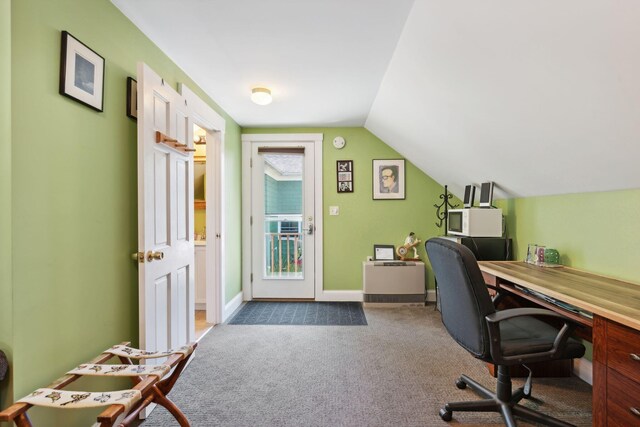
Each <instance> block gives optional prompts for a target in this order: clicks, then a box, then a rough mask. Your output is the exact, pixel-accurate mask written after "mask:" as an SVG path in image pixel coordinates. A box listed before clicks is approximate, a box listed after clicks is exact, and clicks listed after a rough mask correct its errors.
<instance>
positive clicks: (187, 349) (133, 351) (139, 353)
mask: <svg viewBox="0 0 640 427" xmlns="http://www.w3.org/2000/svg"><path fill="white" fill-rule="evenodd" d="M193 348H194V347H193V344H190V345H185V346H183V347H180V348H178V349H172V350H167V351H144V350H139V349H137V348H133V347H127V346H126V345H114V346H113V347H111V348H110V349H108V350H105V351H104V352H105V353H110V354H115V355H116V356H122V357H128V358H130V359H156V358H158V357H167V356H170V355H172V354H177V353H182V354H184V355H185V356H188V355H190V354H191V353H192V352H193Z"/></svg>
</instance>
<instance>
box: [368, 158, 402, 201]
mask: <svg viewBox="0 0 640 427" xmlns="http://www.w3.org/2000/svg"><path fill="white" fill-rule="evenodd" d="M404 198H405V160H404V159H391V160H374V161H373V200H403V199H404Z"/></svg>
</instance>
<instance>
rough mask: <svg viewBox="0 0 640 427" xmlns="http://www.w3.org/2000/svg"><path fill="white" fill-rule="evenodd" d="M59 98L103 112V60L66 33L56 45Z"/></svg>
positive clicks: (64, 32)
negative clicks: (62, 96) (63, 97)
mask: <svg viewBox="0 0 640 427" xmlns="http://www.w3.org/2000/svg"><path fill="white" fill-rule="evenodd" d="M60 95H64V96H66V97H69V98H71V99H73V100H76V101H78V102H79V103H81V104H84V105H86V106H87V107H91V108H93V109H94V110H96V111H102V110H103V106H104V58H103V57H102V56H100V55H98V54H97V53H96V52H95V51H93V50H92V49H91V48H90V47H89V46H87V45H85V44H84V43H82V42H81V41H80V40H78V39H76V38H75V37H73V36H72V35H71V34H69V33H68V32H66V31H63V32H62V41H61V45H60Z"/></svg>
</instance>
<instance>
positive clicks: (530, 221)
mask: <svg viewBox="0 0 640 427" xmlns="http://www.w3.org/2000/svg"><path fill="white" fill-rule="evenodd" d="M496 203H497V205H498V206H499V207H501V208H502V209H503V212H504V214H505V215H506V218H507V232H508V234H509V236H511V237H512V238H513V239H514V248H515V250H514V254H515V255H516V259H524V257H525V255H526V252H527V245H528V244H529V243H537V244H539V245H545V246H547V247H549V248H555V249H557V250H558V251H559V252H560V261H561V263H562V264H564V265H568V266H571V267H576V268H581V269H584V270H588V271H591V272H594V273H600V274H604V275H607V276H612V277H617V278H620V279H624V280H630V281H634V282H636V283H640V263H639V262H638V244H639V242H640V220H639V218H640V189H636V190H624V191H607V192H597V193H580V194H565V195H559V196H545V197H527V198H520V199H508V200H499V201H497V202H496Z"/></svg>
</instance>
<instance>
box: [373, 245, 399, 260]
mask: <svg viewBox="0 0 640 427" xmlns="http://www.w3.org/2000/svg"><path fill="white" fill-rule="evenodd" d="M395 253H396V252H395V248H394V247H393V245H373V260H374V261H393V260H394V259H395Z"/></svg>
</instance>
